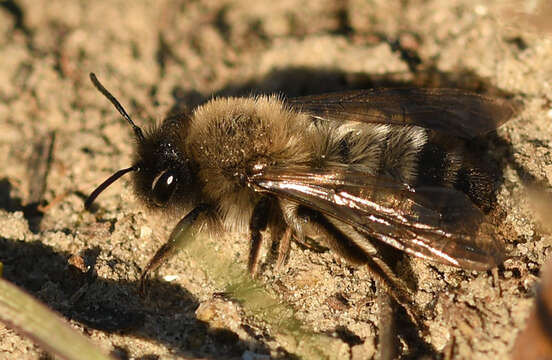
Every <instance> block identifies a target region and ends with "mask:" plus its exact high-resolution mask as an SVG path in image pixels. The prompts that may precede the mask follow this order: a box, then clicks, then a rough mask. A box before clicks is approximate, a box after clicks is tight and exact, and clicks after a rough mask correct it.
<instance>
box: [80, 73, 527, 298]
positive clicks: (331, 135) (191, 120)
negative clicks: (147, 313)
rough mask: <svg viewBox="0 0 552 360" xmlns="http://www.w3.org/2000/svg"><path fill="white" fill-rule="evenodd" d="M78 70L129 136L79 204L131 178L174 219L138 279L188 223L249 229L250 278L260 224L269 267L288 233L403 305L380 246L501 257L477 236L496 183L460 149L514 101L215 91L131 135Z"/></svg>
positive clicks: (426, 254) (445, 255)
mask: <svg viewBox="0 0 552 360" xmlns="http://www.w3.org/2000/svg"><path fill="white" fill-rule="evenodd" d="M90 78H91V80H92V83H93V84H94V85H95V87H96V88H97V89H98V90H99V91H100V92H101V93H102V94H103V95H104V96H106V97H107V98H108V99H109V100H110V101H111V103H112V104H113V105H114V106H115V108H116V109H117V110H118V111H119V113H120V114H121V115H122V117H123V118H124V119H125V120H126V121H127V122H128V123H129V124H130V125H131V127H132V129H133V130H134V137H135V141H136V145H135V152H134V159H133V163H132V166H130V167H129V168H126V169H122V170H119V171H118V172H116V173H115V174H113V175H112V176H111V177H109V178H108V179H107V180H106V181H105V182H103V183H102V184H101V185H100V186H98V188H96V190H94V191H93V192H92V193H91V195H90V196H89V197H88V199H87V200H86V202H85V208H87V209H89V208H90V206H91V204H92V203H93V201H94V200H95V199H96V197H97V196H98V195H99V194H100V193H101V192H102V191H103V190H104V189H105V188H107V187H108V186H109V185H110V184H112V183H113V182H114V181H116V180H117V179H119V178H120V177H121V176H123V175H124V174H127V173H132V174H133V177H132V183H133V187H134V192H135V194H136V197H137V198H138V199H139V200H140V201H141V202H143V203H144V204H145V206H146V207H148V208H151V209H157V210H160V211H164V212H167V213H171V214H175V215H177V216H181V217H182V218H181V220H180V221H179V222H178V224H177V225H176V226H175V228H174V230H173V231H172V233H171V234H170V236H169V239H168V241H167V242H166V243H165V244H164V245H163V246H162V247H161V248H160V249H159V250H158V251H157V253H156V254H155V255H154V257H153V258H152V259H151V260H150V262H149V263H148V265H147V266H146V268H145V270H144V271H143V273H142V276H141V284H142V285H143V284H144V282H145V281H146V279H147V277H148V274H149V273H150V272H152V271H154V270H155V269H156V268H158V267H159V266H160V265H161V264H162V263H163V262H164V261H165V260H166V259H167V258H168V257H169V256H171V255H172V254H173V253H174V252H175V250H177V249H178V248H179V247H181V246H182V244H183V243H184V242H186V241H188V239H189V238H190V237H191V236H193V234H195V233H196V232H197V231H198V229H200V228H202V229H203V228H208V229H210V230H211V231H212V232H213V233H215V234H216V233H217V231H237V232H244V233H247V232H248V233H249V242H250V252H249V258H248V270H249V272H250V273H251V274H255V273H256V272H257V269H258V264H259V259H260V253H261V251H260V250H261V247H262V243H263V238H264V237H265V236H267V234H268V233H269V234H270V238H271V241H272V242H273V243H274V244H276V250H277V251H276V252H277V258H276V265H277V266H279V265H281V264H282V263H284V262H285V261H286V258H287V254H288V253H289V248H290V242H291V241H292V240H294V241H298V242H299V243H304V244H309V241H310V240H314V241H315V242H317V243H322V244H324V245H325V246H326V247H327V248H329V249H330V250H332V251H334V252H335V253H337V254H338V255H340V256H341V257H342V258H344V259H345V260H347V261H348V262H349V263H351V264H355V265H363V266H367V267H368V269H369V270H370V271H371V273H372V274H373V276H374V278H375V279H376V280H377V281H378V282H379V283H380V284H383V285H384V286H385V287H386V288H387V289H388V290H389V292H390V294H391V295H392V296H393V297H394V298H395V299H396V300H397V301H398V302H399V303H400V304H402V305H404V306H408V305H409V304H410V303H411V301H410V299H409V297H408V290H407V288H406V286H405V285H404V284H403V282H402V281H401V280H400V279H399V278H398V277H397V276H396V275H395V274H394V272H393V271H392V269H391V267H390V266H389V265H388V264H387V262H386V261H385V257H384V256H383V255H382V250H381V249H382V248H385V247H388V246H390V247H391V248H395V249H398V250H401V251H402V252H404V253H406V254H408V255H413V256H416V257H419V258H423V259H427V260H431V261H435V262H438V263H442V264H446V265H450V266H456V267H460V268H464V269H471V270H478V271H483V270H487V269H489V268H492V267H495V266H496V265H498V264H500V263H501V262H502V261H503V253H502V251H501V249H500V246H497V245H496V244H494V242H493V240H492V239H489V238H488V237H485V236H481V235H480V234H479V228H480V227H481V224H482V223H485V222H486V220H485V216H486V215H485V212H486V211H487V209H488V208H489V207H490V206H491V205H492V204H491V202H492V201H491V200H489V199H492V194H493V191H494V190H495V179H493V176H492V174H490V173H489V172H486V171H485V168H484V167H482V166H479V165H478V164H477V157H475V156H466V155H465V154H464V153H465V146H464V145H463V144H464V143H465V142H466V141H467V140H469V139H472V138H474V137H477V136H481V135H484V134H486V133H489V132H491V131H493V130H495V129H496V128H498V127H499V126H501V125H502V124H503V123H505V122H506V121H507V120H508V119H510V118H511V117H512V116H513V115H515V114H516V113H517V110H518V106H517V105H516V104H515V103H514V102H513V101H510V100H507V99H502V98H494V97H488V96H483V95H479V94H474V93H470V92H466V91H462V90H454V89H420V88H416V89H403V88H399V89H376V90H358V91H349V92H339V93H330V94H324V95H315V96H306V97H299V98H291V99H284V98H282V97H279V96H274V95H272V96H265V95H260V96H254V97H243V98H237V97H229V98H215V99H212V100H210V101H208V102H206V103H205V104H203V105H200V106H198V107H197V108H196V109H195V110H194V111H193V112H191V113H189V114H180V115H173V116H169V117H168V118H166V119H165V120H164V121H163V122H162V123H161V124H160V125H159V126H157V127H154V128H152V129H151V130H149V131H146V132H143V131H142V130H141V129H140V127H138V126H137V125H136V124H135V123H134V122H133V120H132V119H131V118H130V116H129V115H128V114H127V112H126V111H125V109H124V108H123V107H122V106H121V104H120V103H119V102H118V101H117V100H116V99H115V97H114V96H113V95H111V93H110V92H109V91H108V90H106V88H105V87H104V86H103V85H102V84H101V83H100V82H99V81H98V79H97V78H96V76H95V75H94V74H90ZM265 233H266V234H265ZM267 240H268V239H267Z"/></svg>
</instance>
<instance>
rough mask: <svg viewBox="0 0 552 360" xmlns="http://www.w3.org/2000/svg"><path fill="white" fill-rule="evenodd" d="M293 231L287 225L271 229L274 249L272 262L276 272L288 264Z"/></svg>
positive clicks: (271, 253)
mask: <svg viewBox="0 0 552 360" xmlns="http://www.w3.org/2000/svg"><path fill="white" fill-rule="evenodd" d="M292 234H293V231H292V230H291V228H290V227H289V226H287V225H286V224H283V225H280V226H279V227H271V229H270V235H271V241H272V248H271V249H270V255H271V258H270V260H269V261H270V262H271V263H273V264H274V270H276V271H278V270H280V269H281V268H282V266H284V265H285V264H286V263H287V260H288V258H289V251H290V245H291V235H292Z"/></svg>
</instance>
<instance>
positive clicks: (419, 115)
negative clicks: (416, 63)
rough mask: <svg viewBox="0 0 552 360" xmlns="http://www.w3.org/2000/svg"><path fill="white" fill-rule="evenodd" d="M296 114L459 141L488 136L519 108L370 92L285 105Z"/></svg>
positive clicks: (411, 92)
mask: <svg viewBox="0 0 552 360" xmlns="http://www.w3.org/2000/svg"><path fill="white" fill-rule="evenodd" d="M286 103H287V104H288V106H290V107H291V108H292V109H294V110H296V111H298V112H304V113H307V114H309V115H310V116H312V117H314V118H317V119H322V120H334V121H360V122H368V123H379V124H395V125H416V126H420V127H424V128H429V129H433V130H437V131H442V132H445V133H448V134H451V135H454V136H458V137H461V138H466V139H469V138H473V137H475V136H479V135H483V134H486V133H488V132H490V131H492V130H494V129H496V128H498V127H499V126H500V125H502V124H503V123H505V122H506V121H507V120H508V119H510V118H511V117H513V116H514V115H515V114H516V113H517V112H518V110H519V108H520V104H518V103H515V102H513V101H509V100H506V99H502V98H495V97H490V96H484V95H479V94H475V93H470V92H467V91H463V90H457V89H421V88H411V89H410V88H404V89H403V88H398V89H372V90H356V91H348V92H338V93H330V94H322V95H313V96H305V97H298V98H291V99H287V100H286Z"/></svg>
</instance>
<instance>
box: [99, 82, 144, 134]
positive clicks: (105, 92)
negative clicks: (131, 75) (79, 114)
mask: <svg viewBox="0 0 552 360" xmlns="http://www.w3.org/2000/svg"><path fill="white" fill-rule="evenodd" d="M90 80H91V81H92V84H94V86H95V87H96V89H98V90H99V91H100V92H101V93H102V94H103V95H104V96H105V97H106V98H107V99H108V100H109V101H111V103H112V104H113V105H114V106H115V109H117V111H119V113H120V114H121V116H122V117H123V118H124V119H125V120H126V121H128V123H129V124H130V126H132V129H133V130H134V134H135V135H136V138H137V139H138V141H140V142H143V141H144V134H142V129H140V128H139V127H138V126H137V125H136V124H135V123H134V121H132V119H131V118H130V116H129V115H128V113H127V112H126V110H125V108H124V107H123V105H121V103H120V102H119V101H118V100H117V99H115V96H113V95H111V93H110V92H109V91H108V90H107V89H106V88H105V87H104V86H103V85H102V84H101V83H100V81H99V80H98V78H97V77H96V74H94V73H92V72H91V73H90Z"/></svg>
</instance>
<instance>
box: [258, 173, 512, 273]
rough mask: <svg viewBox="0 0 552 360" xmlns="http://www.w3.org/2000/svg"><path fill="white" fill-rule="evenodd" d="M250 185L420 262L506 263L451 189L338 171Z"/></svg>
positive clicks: (264, 178) (479, 218)
mask: <svg viewBox="0 0 552 360" xmlns="http://www.w3.org/2000/svg"><path fill="white" fill-rule="evenodd" d="M249 182H250V183H251V184H252V185H253V186H254V187H255V188H256V189H257V190H258V191H263V192H268V193H271V194H274V195H276V196H278V197H282V198H286V199H288V200H291V201H293V202H296V203H298V204H300V205H303V206H306V207H308V208H311V209H313V210H316V211H319V212H321V213H323V214H325V215H327V216H331V217H333V218H335V219H338V220H340V221H343V222H344V223H347V224H350V225H352V226H353V227H354V228H355V229H357V230H358V231H359V232H362V233H364V234H366V235H367V236H368V237H370V238H374V239H378V240H380V241H383V242H384V243H386V244H389V245H391V246H393V247H395V248H397V249H399V250H402V251H405V252H407V253H409V254H412V255H415V256H418V257H420V258H424V259H428V260H433V261H436V262H440V263H443V264H447V265H452V266H457V267H461V268H466V269H473V270H486V269H489V268H492V267H494V266H496V265H497V264H499V263H500V262H501V261H502V252H501V250H500V249H499V248H497V247H496V246H495V245H494V244H493V243H492V241H490V239H489V238H478V237H477V236H476V235H477V234H478V229H479V227H480V225H481V224H482V223H483V222H484V221H485V216H484V214H483V213H482V212H481V211H480V210H479V209H478V208H477V207H476V206H475V205H474V204H473V203H472V202H471V201H470V199H469V198H468V197H467V196H466V195H465V194H463V193H462V192H459V191H457V190H454V189H451V188H445V187H419V188H410V187H409V186H407V185H404V184H401V183H398V182H397V181H395V180H393V179H392V178H387V177H381V176H377V177H376V176H370V175H368V174H366V173H363V172H358V171H351V170H348V169H346V168H343V169H342V168H339V167H334V168H331V169H324V170H312V169H306V168H305V169H301V168H276V167H269V168H266V169H263V170H262V171H261V172H259V173H257V174H255V175H253V176H252V177H251V178H250V179H249ZM485 239H486V240H485Z"/></svg>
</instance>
